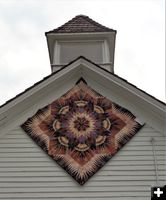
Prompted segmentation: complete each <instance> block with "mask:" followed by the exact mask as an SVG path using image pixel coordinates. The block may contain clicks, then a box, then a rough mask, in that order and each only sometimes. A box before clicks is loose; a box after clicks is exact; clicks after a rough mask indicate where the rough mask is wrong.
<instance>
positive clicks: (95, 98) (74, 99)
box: [22, 80, 142, 185]
mask: <svg viewBox="0 0 166 200" xmlns="http://www.w3.org/2000/svg"><path fill="white" fill-rule="evenodd" d="M141 127H142V125H141V124H140V123H139V122H138V121H137V119H136V117H135V116H134V115H133V114H132V113H131V112H130V111H128V110H126V109H125V108H122V107H121V106H119V105H117V104H116V103H113V102H112V101H110V100H108V99H107V98H106V97H103V96H102V95H100V94H98V93H97V92H96V91H94V90H93V89H91V88H90V87H89V86H88V85H87V84H86V83H85V82H84V81H83V80H80V81H79V82H78V83H77V84H76V85H75V86H74V87H73V88H72V89H71V90H69V91H68V92H67V93H66V94H65V95H63V96H61V97H60V98H59V99H57V100H55V101H54V102H52V103H51V104H49V105H48V106H46V107H44V108H42V109H41V110H39V111H38V112H37V113H36V114H35V115H34V116H33V117H31V118H29V119H28V120H27V121H26V122H25V123H24V124H23V125H22V128H23V129H24V130H25V132H26V133H27V134H28V135H29V136H30V137H31V138H32V139H33V140H34V141H35V142H36V143H37V144H38V145H39V146H40V147H41V148H42V149H43V150H44V151H46V152H47V154H48V155H49V156H51V157H52V158H53V159H54V160H55V161H56V162H57V163H58V164H59V165H60V166H61V167H62V168H63V169H65V170H66V171H67V172H68V173H69V174H70V175H71V176H72V177H73V178H74V179H75V180H76V181H77V182H78V183H79V184H81V185H83V184H84V183H85V182H86V181H87V180H88V179H89V178H90V177H91V176H92V175H93V174H95V173H96V172H97V171H98V170H99V169H100V168H101V167H102V166H103V165H104V164H105V163H106V162H107V161H108V160H110V158H112V157H113V156H114V155H115V154H116V153H117V152H118V151H119V149H121V147H122V146H123V145H124V144H126V143H127V142H128V141H129V139H130V138H131V137H132V136H133V135H135V134H136V132H137V131H138V130H139V129H140V128H141Z"/></svg>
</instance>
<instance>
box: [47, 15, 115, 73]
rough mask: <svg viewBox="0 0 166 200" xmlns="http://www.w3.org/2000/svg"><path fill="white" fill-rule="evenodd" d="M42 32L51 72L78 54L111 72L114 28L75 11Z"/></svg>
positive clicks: (112, 66) (112, 68)
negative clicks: (72, 14)
mask: <svg viewBox="0 0 166 200" xmlns="http://www.w3.org/2000/svg"><path fill="white" fill-rule="evenodd" d="M45 34H46V38H47V44H48V51H49V57H50V64H51V69H52V72H54V71H57V70H59V69H61V67H63V66H65V65H66V64H68V63H69V62H71V61H72V60H74V59H76V58H77V57H79V56H84V57H86V58H87V59H89V60H91V61H92V62H94V63H96V64H98V65H100V66H101V67H103V68H105V69H107V70H109V71H111V72H114V52H115V37H116V31H115V30H113V29H110V28H107V27H105V26H103V25H101V24H99V23H97V22H95V21H94V20H92V19H90V18H89V17H88V16H85V15H78V16H76V17H74V18H73V19H71V20H70V21H68V22H67V23H65V24H64V25H62V26H60V27H59V28H56V29H54V30H52V31H49V32H46V33H45Z"/></svg>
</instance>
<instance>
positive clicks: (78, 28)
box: [46, 15, 116, 34]
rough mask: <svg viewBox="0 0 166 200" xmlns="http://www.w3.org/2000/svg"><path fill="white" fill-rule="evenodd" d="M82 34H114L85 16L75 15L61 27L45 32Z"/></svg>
mask: <svg viewBox="0 0 166 200" xmlns="http://www.w3.org/2000/svg"><path fill="white" fill-rule="evenodd" d="M83 32H116V31H115V30H113V29H110V28H108V27H105V26H103V25H101V24H99V23H98V22H96V21H94V20H92V19H91V18H89V17H88V16H85V15H77V16H76V17H74V18H73V19H71V20H70V21H68V22H66V23H65V24H63V25H62V26H60V27H58V28H56V29H54V30H52V31H49V32H46V34H49V33H83Z"/></svg>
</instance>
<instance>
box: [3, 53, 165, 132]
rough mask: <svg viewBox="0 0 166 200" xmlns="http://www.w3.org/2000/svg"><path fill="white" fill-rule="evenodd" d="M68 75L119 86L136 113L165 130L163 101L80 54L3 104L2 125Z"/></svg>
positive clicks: (117, 90) (109, 85)
mask: <svg viewBox="0 0 166 200" xmlns="http://www.w3.org/2000/svg"><path fill="white" fill-rule="evenodd" d="M76 72H77V74H76ZM69 74H70V75H71V74H75V77H76V79H77V81H78V79H79V78H81V77H82V76H83V78H84V79H85V80H86V81H87V79H88V80H92V79H93V78H94V77H96V78H97V79H96V80H99V82H101V83H102V84H103V86H104V88H105V87H107V86H108V87H109V91H110V92H111V93H112V87H114V88H116V92H119V94H120V96H121V95H124V94H125V96H127V99H128V98H129V99H130V98H131V99H132V102H134V106H137V107H138V108H140V111H139V110H137V112H139V113H140V114H141V112H142V111H143V112H144V113H146V112H147V113H146V119H148V118H149V119H148V120H149V121H151V123H150V124H151V126H152V127H154V128H158V129H159V130H161V132H164V131H165V115H166V112H165V111H166V109H165V106H166V104H165V103H164V102H162V101H160V100H158V99H156V98H154V97H153V96H151V95H149V94H147V93H146V92H144V91H143V90H141V89H139V88H137V87H136V86H134V85H133V84H131V83H129V82H127V81H126V80H125V79H123V78H121V77H119V76H117V75H115V74H113V73H111V72H109V71H107V70H105V69H103V68H102V67H100V66H99V65H97V64H95V63H93V62H92V61H90V60H88V59H86V58H85V57H83V56H80V57H78V58H77V59H75V60H73V61H72V62H70V63H69V64H68V65H66V66H64V67H63V68H62V69H60V70H58V71H56V72H54V73H52V74H51V75H49V76H46V77H45V78H44V79H43V80H41V81H39V82H37V83H36V84H34V85H33V86H31V87H29V88H28V89H26V90H25V91H24V92H22V93H20V94H19V95H17V96H16V97H14V98H13V99H11V100H9V101H7V102H6V103H5V104H3V105H1V106H0V126H1V128H5V127H6V126H7V125H8V124H9V123H10V120H11V118H12V119H15V118H16V116H18V115H19V114H20V113H22V112H23V110H21V109H28V108H29V107H25V106H29V105H28V104H29V99H32V98H33V99H34V100H33V101H36V98H35V95H36V94H37V93H38V92H40V95H43V92H44V91H48V89H50V85H57V84H59V82H61V81H66V78H67V77H68V76H69ZM96 80H95V81H96ZM63 84H64V83H63ZM99 84H100V83H99ZM107 89H108V88H107ZM122 93H123V94H122ZM125 98H126V97H125ZM31 103H33V102H31ZM20 105H21V106H20ZM148 113H149V114H148ZM12 115H14V116H12ZM138 115H139V114H138ZM141 115H142V114H141ZM12 123H14V122H12ZM3 124H6V125H5V127H4V126H3ZM10 126H11V124H10ZM163 130H164V131H163Z"/></svg>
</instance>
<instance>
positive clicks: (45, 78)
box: [0, 56, 166, 109]
mask: <svg viewBox="0 0 166 200" xmlns="http://www.w3.org/2000/svg"><path fill="white" fill-rule="evenodd" d="M80 58H83V59H85V60H87V61H88V62H90V63H92V64H93V65H95V66H97V67H98V68H100V69H102V70H104V71H106V72H107V73H109V74H111V75H113V76H115V77H117V78H119V79H121V80H122V81H124V82H125V83H127V84H129V85H131V86H132V87H134V88H135V89H137V90H139V91H141V92H142V93H144V94H145V95H147V96H149V97H150V98H152V99H154V100H155V101H157V102H159V103H161V104H162V105H164V106H166V103H165V102H163V101H161V100H159V99H157V98H156V97H154V96H152V95H151V94H149V93H147V92H145V91H144V90H142V89H140V88H138V87H137V86H135V85H134V84H132V83H130V82H128V81H127V80H126V79H124V78H122V77H120V76H118V75H117V74H114V73H112V72H110V71H108V70H106V69H104V68H102V67H101V66H100V65H98V64H96V63H94V62H93V61H91V60H89V59H87V58H85V57H84V56H79V57H78V58H76V59H74V60H73V61H71V62H70V63H68V64H67V65H65V66H63V67H62V68H61V69H59V70H57V71H55V72H53V73H51V74H50V75H48V76H45V77H44V78H43V79H42V80H40V81H38V82H36V83H35V84H34V85H32V86H30V87H28V88H27V89H26V90H24V91H23V92H21V93H19V94H18V95H16V96H15V97H13V98H11V99H9V100H8V101H6V102H5V103H4V104H2V105H0V109H1V108H2V107H4V106H5V105H7V104H9V103H10V102H12V101H13V100H15V99H16V98H18V97H19V96H21V95H23V94H24V93H26V92H27V91H29V90H31V89H33V88H34V87H36V86H37V85H39V84H40V83H42V82H43V81H45V80H47V79H48V78H50V77H51V76H54V75H55V74H57V73H58V72H60V71H62V70H63V69H65V68H66V67H68V66H69V65H71V64H72V63H74V62H75V61H77V60H79V59H80Z"/></svg>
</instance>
